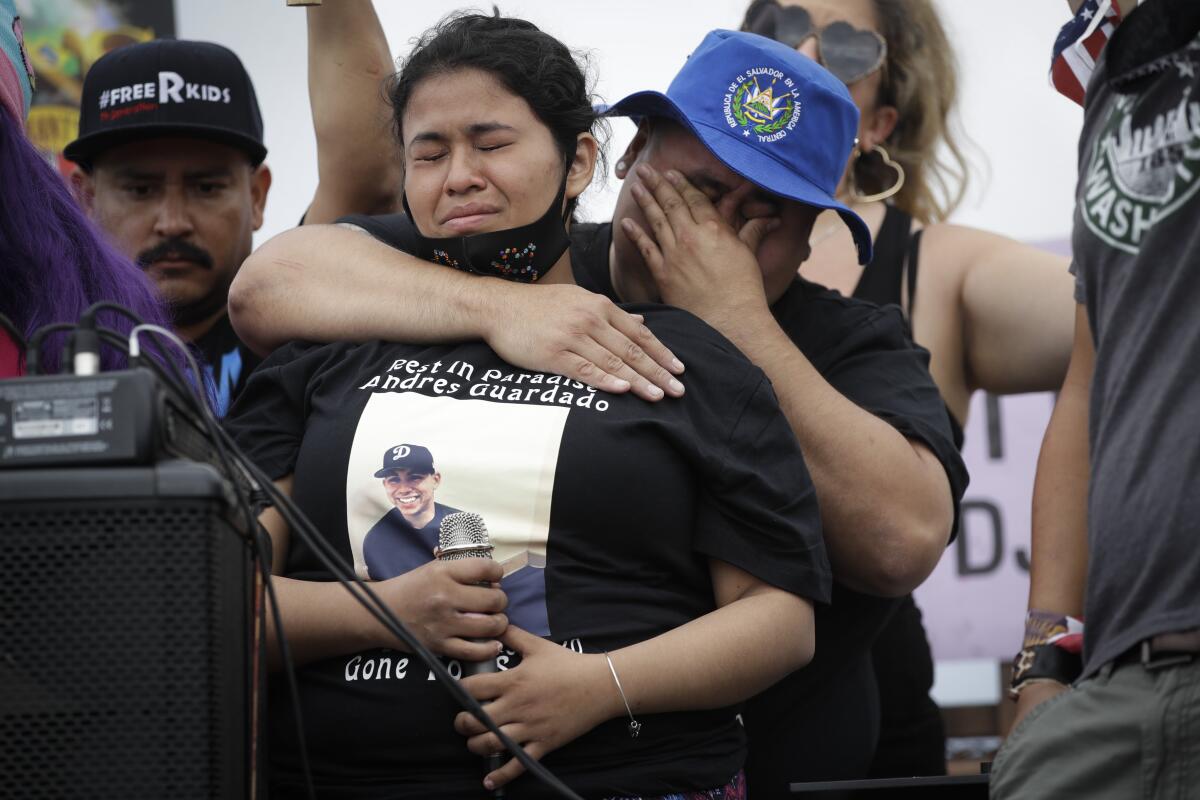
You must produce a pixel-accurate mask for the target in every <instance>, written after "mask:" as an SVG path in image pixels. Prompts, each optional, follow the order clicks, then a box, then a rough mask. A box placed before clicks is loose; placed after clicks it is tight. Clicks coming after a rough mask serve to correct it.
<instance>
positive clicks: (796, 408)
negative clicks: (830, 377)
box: [721, 312, 954, 596]
mask: <svg viewBox="0 0 1200 800" xmlns="http://www.w3.org/2000/svg"><path fill="white" fill-rule="evenodd" d="M721 332H722V333H724V334H725V335H726V336H728V337H729V338H730V339H731V340H732V341H733V343H734V344H735V345H737V346H738V348H739V349H741V350H742V352H743V353H745V354H746V356H747V357H749V359H750V360H751V361H752V362H754V363H755V364H756V365H757V366H758V367H759V368H760V369H762V370H763V372H765V373H766V375H767V377H768V378H770V380H771V383H772V385H773V386H774V388H775V393H776V394H777V395H778V397H779V403H780V406H781V408H782V409H783V412H784V414H785V415H786V416H787V418H788V422H789V423H790V425H791V427H792V430H793V431H794V432H795V434H796V438H797V439H798V440H799V442H800V449H801V450H802V451H803V452H804V460H805V462H806V463H807V465H808V470H809V472H810V473H811V475H812V480H813V484H814V486H815V487H816V490H817V500H818V503H819V505H820V508H821V526H822V529H823V531H824V534H825V542H826V546H827V547H828V550H829V560H830V563H831V564H832V566H833V574H834V577H835V578H837V579H838V580H839V581H840V582H841V583H843V584H845V585H847V586H849V587H851V588H854V589H858V590H860V591H864V592H867V593H869V594H876V595H883V596H900V595H903V594H905V593H907V592H910V591H912V590H913V589H914V588H916V587H917V586H918V585H919V584H920V583H921V581H923V580H924V579H925V578H926V577H928V575H929V573H930V572H932V571H933V568H934V567H935V566H936V565H937V561H938V559H939V558H940V557H941V554H942V551H943V550H944V549H945V547H946V543H947V542H948V541H949V539H950V527H951V525H952V524H953V520H954V507H953V499H952V498H951V494H950V485H949V481H948V479H947V477H946V472H945V469H944V468H943V467H942V465H941V464H940V463H939V462H938V460H937V459H936V458H935V457H934V456H933V455H932V454H931V453H929V452H928V450H926V449H925V448H923V447H918V446H915V445H914V444H913V443H912V442H910V441H909V440H908V439H906V438H905V437H904V436H903V435H902V434H901V433H900V432H899V431H897V430H896V429H895V428H893V427H892V426H891V425H889V424H888V423H887V422H885V421H883V420H881V419H879V418H878V417H876V416H875V415H873V414H871V413H870V412H868V411H865V410H863V409H862V408H860V407H858V406H857V405H855V404H854V403H853V402H851V401H850V400H848V399H847V398H846V397H844V396H843V395H841V394H840V393H839V392H838V391H837V390H836V389H834V388H833V387H832V386H830V385H829V383H828V382H827V381H826V380H825V379H824V378H823V377H822V376H821V374H820V373H819V372H818V371H817V369H816V368H815V367H814V366H813V365H812V364H811V363H810V362H809V361H808V359H807V358H805V357H804V354H803V353H801V352H800V351H799V350H798V349H797V348H796V346H795V344H794V343H793V342H792V341H791V339H789V338H788V336H787V334H785V333H784V332H783V330H782V329H781V328H780V327H779V325H778V323H777V322H776V321H775V320H774V318H773V317H771V316H770V313H769V312H766V313H764V314H757V315H753V316H751V317H747V318H745V319H744V320H742V321H741V322H740V323H738V324H736V325H728V326H724V328H722V330H721Z"/></svg>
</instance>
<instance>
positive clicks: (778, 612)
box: [228, 14, 850, 799]
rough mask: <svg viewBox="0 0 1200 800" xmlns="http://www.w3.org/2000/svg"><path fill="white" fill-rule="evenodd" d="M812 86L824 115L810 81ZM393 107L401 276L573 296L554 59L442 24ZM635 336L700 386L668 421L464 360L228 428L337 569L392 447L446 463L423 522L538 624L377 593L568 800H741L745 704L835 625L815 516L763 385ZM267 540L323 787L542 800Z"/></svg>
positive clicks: (426, 578) (442, 581)
mask: <svg viewBox="0 0 1200 800" xmlns="http://www.w3.org/2000/svg"><path fill="white" fill-rule="evenodd" d="M804 89H805V91H806V92H808V93H809V96H810V98H812V99H813V101H814V102H822V103H834V104H836V103H839V102H842V99H841V97H840V96H837V95H836V93H834V94H831V93H830V92H829V90H828V87H826V86H824V85H822V84H821V82H820V81H819V80H818V81H808V82H806V83H805V86H804ZM391 97H392V101H393V104H394V113H395V118H396V124H397V131H398V133H399V135H400V138H401V147H402V149H403V153H404V162H405V164H404V165H405V177H404V190H405V195H404V200H405V204H406V206H407V208H408V210H409V213H410V214H411V217H412V221H413V230H412V232H411V233H412V242H411V244H412V246H413V249H414V251H415V252H417V253H418V254H419V255H420V256H422V257H423V258H425V259H427V260H429V261H432V262H435V263H437V264H439V265H440V266H439V267H438V269H440V270H443V271H446V272H457V271H460V270H470V271H474V272H479V273H484V274H486V275H491V276H494V277H499V278H502V279H503V280H502V281H500V280H490V281H487V282H486V283H485V284H483V286H486V287H496V290H497V291H498V290H499V288H501V287H503V286H505V285H506V282H512V281H526V282H536V283H537V284H538V286H537V287H534V288H530V289H529V291H546V290H547V288H548V287H552V286H555V285H559V284H562V285H569V284H571V283H573V280H574V278H573V271H572V258H573V257H572V253H571V251H570V250H569V243H570V240H569V238H568V234H569V230H570V227H571V225H572V219H571V212H572V209H573V208H574V206H575V202H576V200H577V198H578V197H579V195H580V194H581V193H582V192H583V190H584V189H585V188H586V187H587V186H588V184H589V183H590V182H591V181H592V178H593V174H594V169H595V165H596V162H597V158H598V144H597V140H596V137H595V134H594V131H595V129H596V126H597V116H596V113H595V111H594V109H593V105H592V101H591V98H590V97H589V95H588V92H587V81H586V79H585V76H584V74H583V71H582V70H581V69H580V67H579V65H578V64H577V63H576V61H575V60H574V58H573V57H572V55H571V53H570V51H569V50H568V49H567V48H566V47H565V46H564V45H563V44H562V43H560V42H558V41H557V40H555V39H554V38H552V37H550V36H548V35H547V34H545V33H543V32H542V31H540V30H538V29H537V28H536V27H535V26H533V25H532V24H530V23H528V22H525V21H522V20H518V19H511V18H504V17H500V16H498V15H497V16H481V15H474V14H465V15H454V16H452V17H450V18H448V19H447V20H445V21H444V22H442V23H441V24H440V25H438V26H437V27H436V28H434V29H432V30H431V31H429V32H427V33H426V34H425V35H424V36H423V37H422V38H421V40H420V41H419V42H418V44H417V46H416V47H415V49H414V50H413V52H412V53H411V54H410V55H409V57H408V59H407V60H406V61H405V63H404V66H403V68H402V70H401V71H400V73H399V75H398V76H397V78H396V81H395V84H394V87H393V90H392V93H391ZM845 138H846V141H845V142H843V144H842V150H843V151H848V149H849V146H850V138H849V137H845ZM843 154H844V153H843ZM813 215H815V211H812V212H811V213H808V214H807V219H808V220H809V221H811V217H812V216H813ZM802 227H805V230H806V229H807V228H806V226H802ZM355 236H357V237H359V238H363V239H366V237H363V236H362V235H361V234H355ZM744 258H746V259H747V260H748V263H747V264H743V265H742V267H743V268H744V269H746V270H754V272H755V274H757V265H756V264H755V263H754V260H753V256H752V254H750V253H746V254H744ZM630 310H631V311H632V312H633V313H636V314H638V315H640V316H641V317H642V318H643V319H644V323H645V325H646V326H647V327H648V328H649V329H650V330H651V331H653V333H654V334H655V335H656V336H658V337H659V338H660V339H661V340H662V341H663V342H664V343H665V344H666V345H667V346H669V347H670V348H672V349H673V350H674V352H676V353H678V354H679V355H680V357H681V358H684V359H687V360H688V362H689V363H690V364H691V367H690V372H689V374H691V375H692V376H693V381H692V387H691V389H689V390H688V391H687V392H686V393H685V394H684V396H683V397H681V398H679V399H678V400H676V401H674V402H671V403H654V404H648V403H646V402H644V401H643V400H642V399H640V398H639V397H637V396H636V395H634V394H631V393H625V394H618V395H611V396H607V395H599V394H597V392H595V390H594V389H592V388H590V387H588V386H586V385H584V384H583V383H580V382H576V381H571V380H568V379H566V378H563V377H561V376H559V375H553V374H547V373H542V372H537V371H533V370H528V369H523V368H521V367H517V366H513V365H511V364H508V363H505V362H504V361H503V360H502V359H501V358H500V357H499V356H498V355H497V354H496V353H495V351H494V350H492V349H491V348H490V347H489V346H488V345H487V344H485V343H484V342H482V341H477V340H474V339H469V338H467V339H464V337H461V336H453V335H451V336H446V337H444V338H443V339H442V341H441V342H436V341H434V342H426V343H411V344H406V343H401V342H395V341H368V342H365V343H361V344H352V343H348V342H343V343H335V344H329V345H312V344H302V343H293V344H289V345H285V346H284V347H282V348H280V349H279V350H278V351H277V352H275V353H274V354H273V355H272V356H271V357H269V358H268V359H267V360H266V361H265V362H264V364H263V365H262V366H261V367H260V369H259V370H257V371H256V372H255V373H254V375H252V376H251V378H250V381H249V383H248V385H247V387H246V390H245V393H244V394H243V396H242V397H241V398H240V399H239V400H238V402H237V403H236V404H235V406H234V408H233V410H232V412H231V415H230V418H229V420H228V425H229V427H230V429H231V431H232V432H233V434H234V436H235V438H236V440H237V441H238V443H239V444H240V445H241V447H243V448H244V449H245V451H246V452H247V453H248V454H249V456H250V457H251V458H253V459H254V460H255V461H256V462H257V463H258V464H259V465H260V466H261V467H262V468H263V469H264V470H265V471H266V472H267V473H269V474H270V476H271V477H272V478H274V479H277V480H278V481H279V484H280V486H281V487H282V488H283V489H284V490H285V491H288V492H289V493H290V494H291V495H292V497H294V498H295V500H296V502H297V503H298V505H299V506H300V508H301V509H302V510H303V511H304V512H305V513H306V514H308V515H309V517H310V518H311V519H312V520H313V522H314V523H315V525H316V527H317V528H318V530H319V531H320V533H321V535H322V536H323V537H325V538H326V539H327V540H328V542H329V543H330V544H332V545H333V546H334V547H335V548H337V549H338V551H339V552H340V553H341V554H342V557H343V558H344V559H345V562H346V563H347V565H351V564H353V565H354V566H355V567H360V566H362V559H363V539H364V537H365V535H366V533H367V531H369V530H370V529H371V528H372V527H373V526H374V525H375V524H376V523H377V522H378V520H379V519H380V518H382V517H383V516H384V515H386V514H388V513H390V506H391V503H390V501H387V500H386V499H385V498H381V497H380V494H381V493H380V492H379V484H378V479H374V478H373V477H372V475H373V474H374V472H373V470H379V471H380V472H384V471H385V470H382V469H380V467H379V463H380V462H379V453H380V452H383V451H384V450H385V449H386V448H389V447H394V446H395V443H396V442H397V441H399V442H414V441H415V442H421V446H422V447H423V448H427V449H428V450H429V451H430V452H437V453H438V467H437V472H438V475H439V478H440V477H445V482H444V483H441V486H440V490H439V501H444V503H445V504H446V505H449V506H455V507H460V508H469V509H471V511H472V512H475V513H477V514H478V515H479V517H481V518H482V519H484V520H486V521H487V524H488V527H489V530H490V532H491V543H492V545H493V546H494V547H495V549H496V558H497V561H498V560H504V561H505V563H510V562H513V561H518V562H522V563H526V564H527V567H526V568H537V567H534V566H533V565H535V564H538V563H540V564H542V565H543V567H542V568H544V593H543V596H542V597H541V598H540V599H539V602H540V605H541V608H540V609H537V611H540V613H533V610H531V609H530V608H529V607H530V606H532V605H535V604H534V603H531V602H528V598H526V599H525V600H524V601H523V602H522V603H521V604H520V608H510V614H511V619H510V618H508V617H506V615H505V613H504V611H505V603H506V592H505V590H504V589H502V588H497V587H496V586H495V585H494V584H496V583H499V582H501V581H502V580H506V576H505V574H504V569H502V568H501V566H500V564H499V563H497V561H493V560H491V559H484V558H477V559H465V560H461V561H444V562H443V561H432V560H430V559H429V554H427V553H418V554H417V555H416V556H415V557H414V558H413V559H412V563H411V567H410V568H409V569H408V570H407V571H405V572H402V573H400V574H398V575H396V576H395V577H390V578H387V579H385V580H380V581H376V582H375V583H374V584H373V587H374V589H375V591H376V592H377V593H378V594H379V595H380V596H381V597H382V598H383V599H384V601H385V602H386V603H388V604H389V605H390V606H391V608H392V609H393V610H394V611H395V612H396V614H397V615H398V616H399V617H400V618H401V619H402V620H404V621H405V622H406V623H407V624H409V625H410V626H411V627H412V629H413V630H414V631H415V632H416V633H417V635H418V636H420V637H421V638H422V639H423V641H424V642H425V644H427V645H428V646H429V647H430V648H431V649H433V650H434V651H435V652H436V653H438V654H439V655H441V656H444V657H446V658H448V659H452V660H454V661H457V662H460V663H461V662H462V661H483V660H488V659H494V658H497V656H499V657H500V659H501V661H502V663H503V665H504V667H505V669H504V670H503V671H501V672H497V673H495V674H485V675H477V676H473V677H467V678H465V679H464V680H463V685H464V687H465V688H466V689H467V690H468V691H470V692H471V693H472V694H474V695H475V696H476V697H477V698H479V699H481V700H486V701H489V705H488V706H487V709H488V712H489V714H491V715H492V717H493V718H494V719H495V720H496V722H497V723H498V724H499V725H500V726H501V727H502V729H503V730H504V731H505V732H506V733H507V734H509V735H510V736H512V737H513V738H514V739H515V740H516V741H518V742H519V743H520V744H522V745H523V746H524V747H525V748H526V749H527V750H528V751H529V753H530V754H531V755H533V756H534V757H535V758H543V759H544V761H545V763H546V766H547V767H549V768H550V769H552V770H553V771H554V772H555V773H556V774H557V775H558V776H559V777H560V778H562V779H563V780H565V781H566V782H567V783H568V784H569V785H570V786H571V787H572V788H573V789H575V791H577V792H579V793H580V794H583V795H586V796H592V797H620V798H625V797H664V796H667V795H674V796H678V795H679V794H680V793H687V796H689V797H697V798H718V797H720V798H726V799H732V798H739V797H744V796H745V784H744V779H743V777H742V774H741V768H742V764H743V762H744V760H745V740H744V735H743V733H742V730H741V726H740V724H739V722H738V720H737V719H736V714H737V711H738V707H739V705H738V704H739V703H741V702H742V701H743V700H745V699H746V698H747V697H750V696H752V695H753V694H755V693H757V692H759V691H761V690H762V689H763V688H765V687H766V686H769V685H771V684H772V683H774V682H775V681H777V680H779V679H780V678H781V677H783V676H784V675H786V674H788V673H790V672H792V671H793V670H795V669H797V668H798V667H801V666H803V665H804V664H805V663H807V661H808V660H809V659H810V658H811V657H812V643H813V603H814V602H825V601H827V600H828V598H829V589H830V574H829V564H828V559H827V557H826V554H825V548H824V542H823V540H822V537H821V531H820V520H819V514H818V510H817V504H816V495H815V491H814V489H813V486H812V482H811V479H810V478H809V475H808V472H807V469H806V467H805V464H804V461H803V458H802V456H801V454H800V449H799V445H798V443H797V441H796V438H795V436H794V435H793V433H792V431H791V430H790V429H789V426H788V422H787V419H786V418H785V417H784V416H783V414H782V413H781V412H780V409H779V404H778V401H777V399H776V398H775V395H774V392H773V391H772V389H771V384H770V381H769V380H768V379H767V378H766V376H765V375H764V374H763V373H762V372H761V371H760V370H759V369H758V368H757V367H755V366H753V365H752V364H751V363H750V362H749V361H748V360H747V359H746V358H745V357H744V356H743V355H742V354H741V353H739V352H738V350H737V349H736V348H735V347H734V346H733V345H732V344H730V343H729V341H727V340H726V339H725V338H724V337H723V336H721V335H720V334H719V333H717V332H716V331H715V330H714V329H712V328H710V327H709V326H708V325H706V324H705V323H703V322H701V321H700V320H699V319H698V318H696V317H694V316H692V315H691V314H688V313H686V312H684V311H680V310H677V309H673V308H669V307H665V306H660V305H654V304H641V305H635V306H631V307H630ZM410 450H411V447H410ZM410 454H411V452H410ZM451 492H453V494H451ZM443 495H445V497H442V496H443ZM264 524H265V525H267V527H268V529H269V530H270V531H271V534H272V538H273V542H274V546H275V551H276V558H275V567H274V570H275V573H276V579H275V580H276V582H277V590H278V596H279V602H280V610H281V612H282V615H283V620H284V624H285V628H286V630H287V634H288V637H289V641H290V643H291V646H292V653H293V655H294V657H295V660H296V661H297V662H298V663H299V664H300V668H299V675H298V678H299V681H300V684H301V686H300V697H301V706H302V708H301V710H302V711H303V716H304V720H305V729H306V731H307V733H308V739H307V742H306V744H307V749H308V753H309V756H310V758H311V762H312V766H313V774H314V780H315V783H316V785H317V787H318V789H319V790H320V791H321V792H322V793H329V794H331V795H336V796H339V797H364V798H365V797H378V796H380V795H381V794H386V795H387V796H389V797H413V798H416V797H420V798H437V797H445V798H451V797H453V798H462V797H476V796H478V797H483V796H486V792H487V790H488V789H491V788H492V787H495V786H501V785H505V784H507V783H509V782H511V781H513V780H514V779H516V782H515V783H513V785H512V787H511V793H510V796H513V797H523V796H535V795H536V792H537V789H538V786H537V785H536V784H535V783H534V782H533V780H532V779H530V778H528V777H522V778H518V775H519V774H520V772H521V767H520V766H519V764H518V763H517V762H516V761H515V760H512V761H508V762H507V763H506V764H505V765H504V766H502V767H501V768H499V769H497V770H494V771H492V772H490V773H488V774H486V776H485V774H484V772H485V770H484V768H483V760H482V758H481V757H482V756H485V755H489V754H492V753H495V752H499V751H500V750H502V747H501V746H500V743H499V741H498V740H497V739H496V737H494V736H493V735H492V734H490V733H487V732H486V731H485V729H484V728H483V727H482V726H481V724H480V723H478V721H476V720H475V719H474V718H473V717H471V716H470V715H468V714H466V713H459V712H458V710H457V709H456V707H455V706H454V704H453V703H452V702H451V700H450V698H449V697H448V696H446V694H445V692H444V690H443V689H442V688H441V687H440V686H439V685H437V684H436V683H435V682H433V681H430V680H427V670H426V669H424V668H422V667H420V666H419V665H418V664H414V663H412V662H411V661H410V660H409V659H407V658H405V657H404V656H405V654H404V653H402V652H398V651H399V650H400V649H401V648H402V645H401V644H400V643H399V642H398V641H396V640H395V639H394V638H393V637H392V636H391V635H390V634H389V633H387V632H386V631H385V630H384V629H383V628H382V627H381V626H379V625H378V624H377V623H376V622H375V621H374V620H373V619H372V618H370V617H369V616H368V615H367V614H366V613H365V612H364V611H363V610H362V609H361V608H360V607H359V606H358V605H357V604H356V603H355V602H354V601H353V599H351V597H350V596H349V595H348V594H347V593H346V591H345V590H344V589H343V587H341V586H339V585H337V584H336V583H334V582H332V575H331V574H330V573H329V571H328V569H327V568H326V567H324V566H322V564H321V563H320V561H319V560H318V559H317V558H316V556H315V555H314V553H313V550H312V548H311V546H309V545H308V544H306V543H305V542H304V541H303V540H301V539H299V538H297V537H296V536H295V535H294V533H293V532H291V531H289V530H288V529H287V526H286V525H284V524H282V522H281V520H280V518H279V517H278V515H276V514H275V513H274V512H267V514H265V515H264ZM525 554H528V555H530V556H537V558H532V557H530V558H526V559H524V560H522V558H521V556H522V555H525ZM513 557H516V558H513ZM481 582H482V583H484V584H485V585H483V586H481V585H479V584H480V583H481ZM539 620H541V621H542V622H541V625H542V628H541V629H539V628H538V624H537V623H538V621H539ZM543 637H545V638H543ZM547 639H548V640H549V641H547ZM561 643H565V644H567V645H568V646H567V647H564V646H561ZM502 646H503V647H505V648H507V649H506V650H504V651H503V652H502V651H501V648H502ZM272 663H273V665H274V666H275V667H276V668H277V667H278V666H279V658H278V653H272ZM368 664H369V665H370V666H369V668H368V666H367V665H368ZM452 664H453V662H452ZM452 668H453V666H452ZM615 676H619V681H618V680H617V679H616V677H615ZM285 696H286V694H285V693H283V692H280V693H279V694H277V695H276V697H285ZM626 701H627V703H628V706H627V705H626ZM269 716H270V725H271V735H272V755H271V759H272V764H271V783H272V787H273V793H274V794H275V795H276V796H291V795H295V794H298V793H299V792H300V791H301V788H302V786H303V778H302V777H301V776H302V772H301V768H300V754H299V749H298V743H297V742H296V734H295V720H294V719H292V716H291V709H290V707H289V705H288V704H287V703H286V702H280V701H276V702H274V703H273V704H272V706H271V709H270V713H269ZM639 731H640V732H639ZM631 734H632V735H631Z"/></svg>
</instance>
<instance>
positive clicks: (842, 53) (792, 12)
mask: <svg viewBox="0 0 1200 800" xmlns="http://www.w3.org/2000/svg"><path fill="white" fill-rule="evenodd" d="M746 30H747V31H749V32H750V33H757V34H758V35H759V36H766V37H767V38H769V39H774V40H775V41H777V42H782V43H783V44H786V45H787V46H788V47H792V48H798V47H800V45H802V44H804V42H805V41H806V40H807V39H808V38H809V37H811V36H815V37H817V42H818V43H819V44H820V46H821V47H820V62H821V64H822V65H823V66H824V67H825V68H826V69H827V70H829V71H830V72H832V73H833V74H834V75H835V76H837V78H838V80H840V81H841V82H842V83H845V84H847V85H849V84H851V83H854V82H855V81H859V80H862V79H863V78H865V77H867V76H868V75H870V74H871V73H872V72H874V71H875V70H877V69H879V68H880V67H882V66H883V62H884V59H886V58H887V42H886V41H884V38H883V37H882V36H880V35H879V34H878V33H876V32H875V31H864V30H859V29H858V28H856V27H854V26H853V25H851V24H850V23H848V22H842V21H840V20H839V21H838V22H833V23H830V24H829V25H826V26H825V27H824V28H820V29H817V28H816V27H814V26H813V21H812V17H811V16H810V15H809V13H808V11H806V10H805V9H803V8H801V7H800V6H781V5H779V3H778V2H776V0H767V2H765V3H763V4H762V5H761V6H760V7H759V9H758V10H757V11H756V12H755V13H754V16H753V17H752V18H751V19H750V20H749V21H748V22H747V23H746Z"/></svg>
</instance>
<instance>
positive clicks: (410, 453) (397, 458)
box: [375, 444, 434, 478]
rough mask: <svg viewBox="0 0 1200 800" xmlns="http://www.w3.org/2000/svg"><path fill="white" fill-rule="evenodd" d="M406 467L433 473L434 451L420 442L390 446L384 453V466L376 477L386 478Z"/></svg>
mask: <svg viewBox="0 0 1200 800" xmlns="http://www.w3.org/2000/svg"><path fill="white" fill-rule="evenodd" d="M399 469H406V470H408V471H409V472H419V473H421V474H422V475H432V474H433V473H434V469H433V453H431V452H429V448H427V447H422V446H421V445H419V444H398V445H396V446H395V447H389V448H388V449H387V450H386V451H384V454H383V466H382V467H381V468H380V469H379V470H377V471H376V472H375V477H376V478H386V477H387V476H388V475H390V474H392V473H393V472H395V471H396V470H399Z"/></svg>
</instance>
